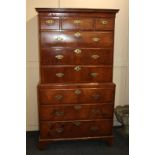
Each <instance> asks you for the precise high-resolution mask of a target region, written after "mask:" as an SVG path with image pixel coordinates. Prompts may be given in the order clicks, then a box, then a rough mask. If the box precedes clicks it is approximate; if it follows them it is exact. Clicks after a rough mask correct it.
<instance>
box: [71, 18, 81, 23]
mask: <svg viewBox="0 0 155 155" xmlns="http://www.w3.org/2000/svg"><path fill="white" fill-rule="evenodd" d="M73 23H74V24H80V23H81V20H79V19H76V20H74V21H73Z"/></svg>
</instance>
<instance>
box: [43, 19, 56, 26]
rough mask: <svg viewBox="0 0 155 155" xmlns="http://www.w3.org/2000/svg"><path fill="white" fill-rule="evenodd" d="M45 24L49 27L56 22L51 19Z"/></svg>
mask: <svg viewBox="0 0 155 155" xmlns="http://www.w3.org/2000/svg"><path fill="white" fill-rule="evenodd" d="M45 23H46V24H47V25H52V24H53V23H54V20H52V19H49V20H46V21H45Z"/></svg>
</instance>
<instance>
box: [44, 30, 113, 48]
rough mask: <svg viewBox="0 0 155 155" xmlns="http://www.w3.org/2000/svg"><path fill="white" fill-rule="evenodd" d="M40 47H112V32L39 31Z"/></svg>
mask: <svg viewBox="0 0 155 155" xmlns="http://www.w3.org/2000/svg"><path fill="white" fill-rule="evenodd" d="M41 47H42V48H44V47H74V48H75V47H76V48H77V47H78V48H82V47H83V48H85V47H87V48H91V47H92V48H93V47H94V48H112V47H113V32H111V31H105V32H90V31H87V32H86V31H82V32H80V31H62V32H56V31H53V32H41Z"/></svg>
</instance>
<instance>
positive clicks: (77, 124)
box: [73, 121, 81, 126]
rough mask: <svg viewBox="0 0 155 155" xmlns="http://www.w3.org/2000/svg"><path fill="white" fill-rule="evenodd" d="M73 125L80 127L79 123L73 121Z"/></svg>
mask: <svg viewBox="0 0 155 155" xmlns="http://www.w3.org/2000/svg"><path fill="white" fill-rule="evenodd" d="M73 124H74V125H76V126H80V125H81V122H79V121H74V122H73Z"/></svg>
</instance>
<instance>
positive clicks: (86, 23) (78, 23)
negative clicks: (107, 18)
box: [62, 18, 93, 30]
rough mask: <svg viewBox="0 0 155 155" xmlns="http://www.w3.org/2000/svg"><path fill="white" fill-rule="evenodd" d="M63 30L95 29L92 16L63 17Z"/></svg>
mask: <svg viewBox="0 0 155 155" xmlns="http://www.w3.org/2000/svg"><path fill="white" fill-rule="evenodd" d="M62 29H63V30H93V19H91V18H62Z"/></svg>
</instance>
